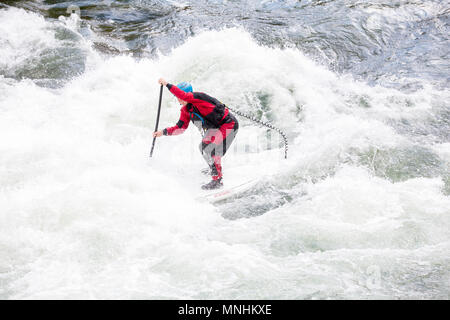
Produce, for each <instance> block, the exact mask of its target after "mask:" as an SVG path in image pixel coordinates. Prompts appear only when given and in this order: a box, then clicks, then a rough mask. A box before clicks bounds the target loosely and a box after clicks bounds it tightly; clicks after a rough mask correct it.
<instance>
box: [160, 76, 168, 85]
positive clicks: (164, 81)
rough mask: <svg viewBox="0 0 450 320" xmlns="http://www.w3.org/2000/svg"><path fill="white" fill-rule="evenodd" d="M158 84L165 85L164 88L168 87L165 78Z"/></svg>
mask: <svg viewBox="0 0 450 320" xmlns="http://www.w3.org/2000/svg"><path fill="white" fill-rule="evenodd" d="M158 83H159V84H161V85H163V86H167V81H166V80H164V79H163V78H159V80H158Z"/></svg>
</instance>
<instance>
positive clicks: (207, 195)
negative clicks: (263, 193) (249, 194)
mask: <svg viewBox="0 0 450 320" xmlns="http://www.w3.org/2000/svg"><path fill="white" fill-rule="evenodd" d="M258 181H259V179H251V180H247V181H244V182H242V183H239V184H237V185H233V184H232V183H228V184H226V183H224V186H223V187H222V188H220V189H216V190H209V191H204V194H203V195H201V196H200V197H199V199H200V200H204V201H209V202H212V203H214V202H218V201H222V200H225V199H229V198H232V197H234V196H237V195H239V194H241V193H243V192H245V191H248V190H250V189H251V188H252V187H253V186H255V185H256V184H257V183H258Z"/></svg>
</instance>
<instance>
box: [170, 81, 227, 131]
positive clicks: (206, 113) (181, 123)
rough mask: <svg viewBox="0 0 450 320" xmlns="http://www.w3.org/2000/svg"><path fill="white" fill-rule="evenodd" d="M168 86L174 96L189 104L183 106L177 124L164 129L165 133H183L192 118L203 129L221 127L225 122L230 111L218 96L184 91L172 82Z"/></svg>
mask: <svg viewBox="0 0 450 320" xmlns="http://www.w3.org/2000/svg"><path fill="white" fill-rule="evenodd" d="M167 88H168V89H169V91H170V92H171V93H172V94H173V95H174V96H176V97H177V98H179V99H181V100H184V101H186V102H188V104H187V105H185V106H183V107H182V108H181V114H180V120H178V122H177V124H176V125H175V126H173V127H169V128H166V129H164V130H163V133H164V135H169V136H170V135H177V134H181V133H183V132H184V131H185V130H186V129H187V127H188V126H189V122H190V121H191V120H192V121H193V122H194V123H196V124H198V126H199V127H200V126H201V128H203V129H211V128H220V127H221V126H222V125H223V124H224V122H225V120H226V117H227V116H228V113H229V111H228V109H227V107H226V106H225V105H224V104H223V103H221V102H220V101H219V100H217V99H216V98H213V97H210V96H208V95H207V94H205V93H202V92H184V91H183V90H181V89H179V88H178V87H177V86H174V85H172V84H170V83H168V84H167Z"/></svg>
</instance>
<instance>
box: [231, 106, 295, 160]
mask: <svg viewBox="0 0 450 320" xmlns="http://www.w3.org/2000/svg"><path fill="white" fill-rule="evenodd" d="M227 108H228V109H229V110H230V111H232V112H234V113H236V114H237V115H240V116H241V117H244V118H247V119H249V120H251V121H253V122H256V123H258V124H260V125H262V126H265V127H267V128H269V129H271V130H275V131H276V132H278V133H279V134H280V135H281V137H282V138H283V141H284V158H285V159H287V152H288V140H287V137H286V134H285V133H284V132H283V131H282V130H281V129H279V128H277V127H275V126H274V125H273V124H271V123H268V122H265V121H262V120H259V119H256V118H255V117H253V116H251V115H248V114H246V113H242V112H241V111H238V110H235V109H233V108H230V107H228V106H227Z"/></svg>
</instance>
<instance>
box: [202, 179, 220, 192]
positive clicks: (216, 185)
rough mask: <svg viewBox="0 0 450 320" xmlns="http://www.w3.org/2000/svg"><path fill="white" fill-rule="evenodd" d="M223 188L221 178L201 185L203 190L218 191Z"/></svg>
mask: <svg viewBox="0 0 450 320" xmlns="http://www.w3.org/2000/svg"><path fill="white" fill-rule="evenodd" d="M222 186H223V183H222V178H220V179H218V180H211V181H210V182H209V183H207V184H204V185H202V189H203V190H213V189H219V188H221V187H222Z"/></svg>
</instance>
